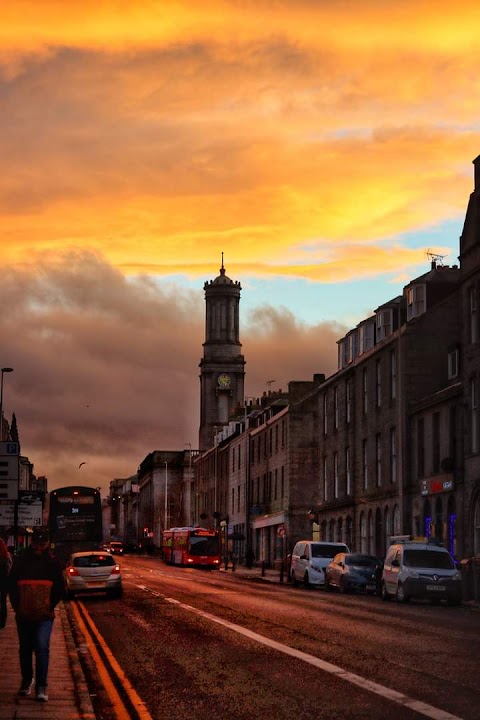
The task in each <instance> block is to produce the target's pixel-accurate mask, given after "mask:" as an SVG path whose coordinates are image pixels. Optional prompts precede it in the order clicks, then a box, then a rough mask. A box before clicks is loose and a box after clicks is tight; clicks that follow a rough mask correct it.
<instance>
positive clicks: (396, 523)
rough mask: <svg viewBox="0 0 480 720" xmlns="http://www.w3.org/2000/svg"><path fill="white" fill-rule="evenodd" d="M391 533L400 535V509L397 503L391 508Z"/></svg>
mask: <svg viewBox="0 0 480 720" xmlns="http://www.w3.org/2000/svg"><path fill="white" fill-rule="evenodd" d="M392 535H400V510H399V509H398V505H395V506H394V508H393V533H392Z"/></svg>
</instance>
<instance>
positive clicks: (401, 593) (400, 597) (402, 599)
mask: <svg viewBox="0 0 480 720" xmlns="http://www.w3.org/2000/svg"><path fill="white" fill-rule="evenodd" d="M409 600H410V598H409V597H408V595H407V594H406V592H405V588H404V587H403V584H402V583H398V586H397V602H399V603H407V602H408V601H409Z"/></svg>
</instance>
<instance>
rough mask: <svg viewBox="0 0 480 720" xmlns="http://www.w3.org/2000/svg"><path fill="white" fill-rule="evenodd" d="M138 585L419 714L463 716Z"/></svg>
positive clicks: (436, 719) (442, 718) (449, 719)
mask: <svg viewBox="0 0 480 720" xmlns="http://www.w3.org/2000/svg"><path fill="white" fill-rule="evenodd" d="M137 587H138V588H140V589H141V590H145V591H146V592H149V593H151V594H152V595H155V596H156V597H161V598H162V599H163V600H165V601H166V602H168V603H171V604H172V605H177V606H178V607H181V608H182V609H183V610H188V611H189V612H192V613H195V615H200V616H201V617H203V618H205V619H206V620H210V621H211V622H214V623H217V625H222V626H223V627H226V628H228V629H229V630H232V631H233V632H236V633H238V634H239V635H244V636H245V637H248V638H249V639H250V640H255V641H256V642H258V643H261V644H262V645H265V646H266V647H269V648H272V649H273V650H278V652H282V653H284V654H285V655H290V657H294V658H296V659H297V660H302V661H303V662H306V663H308V664H309V665H313V666H314V667H316V668H318V669H319V670H323V671H324V672H327V673H330V674H331V675H336V676H337V677H339V678H341V679H342V680H345V681H346V682H349V683H352V684H353V685H358V687H360V688H361V689H362V690H369V691H370V692H372V693H375V694H376V695H381V696H382V697H384V698H386V699H387V700H391V701H392V702H394V703H397V704H398V705H403V706H404V707H408V708H409V709H410V710H413V711H414V712H416V713H418V714H419V715H424V716H425V717H428V718H432V720H462V718H460V717H458V716H457V715H452V714H451V713H449V712H446V711H445V710H440V709H439V708H436V707H433V705H429V704H428V703H424V702H421V700H414V699H413V698H410V697H408V695H403V693H399V692H397V691H396V690H392V689H390V688H387V687H385V686H384V685H380V684H379V683H376V682H373V681H372V680H367V678H363V677H361V676H360V675H356V674H355V673H351V672H348V670H344V669H343V668H341V667H338V665H332V663H329V662H326V661H325V660H321V659H320V658H317V657H315V656H314V655H309V654H308V653H304V652H302V651H301V650H295V648H291V647H289V646H288V645H283V643H279V642H276V641H275V640H270V638H267V637H265V636H264V635H259V634H258V633H255V632H253V631H252V630H247V628H244V627H242V626H241V625H236V624H235V623H232V622H229V621H228V620H223V619H222V618H219V617H216V616H215V615H211V614H210V613H207V612H205V611H204V610H199V609H198V608H195V607H193V606H192V605H186V604H185V603H182V602H180V601H179V600H175V598H169V597H166V596H165V595H162V594H161V593H158V592H155V591H154V590H150V588H147V587H146V586H145V585H137Z"/></svg>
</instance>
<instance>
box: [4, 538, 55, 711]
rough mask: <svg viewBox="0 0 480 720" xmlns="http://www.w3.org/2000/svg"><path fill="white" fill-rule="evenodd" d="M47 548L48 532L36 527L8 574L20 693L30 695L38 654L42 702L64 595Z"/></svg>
mask: <svg viewBox="0 0 480 720" xmlns="http://www.w3.org/2000/svg"><path fill="white" fill-rule="evenodd" d="M48 548H49V538H48V533H47V531H45V530H41V529H40V528H38V529H35V530H34V531H33V534H32V540H31V544H30V547H28V548H27V549H26V550H25V552H24V553H23V554H22V555H21V556H18V557H16V558H15V560H14V563H13V566H12V569H11V571H10V577H9V595H10V602H11V604H12V607H13V609H14V611H15V619H16V623H17V633H18V640H19V656H20V669H21V672H22V684H21V686H20V690H19V694H20V695H30V692H31V690H32V686H33V682H34V677H33V653H35V689H36V698H37V700H39V701H41V702H46V701H47V700H48V695H47V676H48V664H49V659H50V636H51V634H52V629H53V621H54V615H55V612H54V611H55V607H56V605H57V604H58V603H59V601H60V600H61V598H62V594H63V576H62V568H61V565H60V564H59V563H58V562H57V561H56V560H55V559H54V558H53V557H52V556H51V554H50V552H49V549H48Z"/></svg>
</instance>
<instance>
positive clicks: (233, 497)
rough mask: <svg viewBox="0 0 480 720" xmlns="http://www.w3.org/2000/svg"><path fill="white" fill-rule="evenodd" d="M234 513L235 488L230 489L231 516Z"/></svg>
mask: <svg viewBox="0 0 480 720" xmlns="http://www.w3.org/2000/svg"><path fill="white" fill-rule="evenodd" d="M234 512H235V488H232V514H233V513H234Z"/></svg>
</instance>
